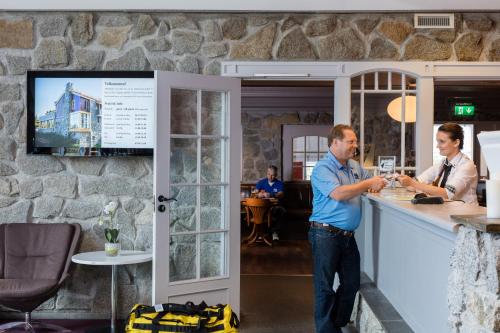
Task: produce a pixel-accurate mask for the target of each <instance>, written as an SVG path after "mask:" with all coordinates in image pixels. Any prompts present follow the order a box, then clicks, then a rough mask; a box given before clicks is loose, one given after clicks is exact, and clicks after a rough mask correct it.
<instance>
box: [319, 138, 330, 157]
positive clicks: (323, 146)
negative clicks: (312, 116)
mask: <svg viewBox="0 0 500 333" xmlns="http://www.w3.org/2000/svg"><path fill="white" fill-rule="evenodd" d="M319 151H320V152H321V153H326V152H328V138H324V137H321V136H320V137H319Z"/></svg>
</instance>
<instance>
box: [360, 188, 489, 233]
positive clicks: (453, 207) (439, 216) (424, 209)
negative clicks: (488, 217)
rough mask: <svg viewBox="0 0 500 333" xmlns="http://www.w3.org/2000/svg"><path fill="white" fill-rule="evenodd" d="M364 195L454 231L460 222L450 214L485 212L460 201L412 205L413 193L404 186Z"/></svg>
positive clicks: (476, 206) (479, 207)
mask: <svg viewBox="0 0 500 333" xmlns="http://www.w3.org/2000/svg"><path fill="white" fill-rule="evenodd" d="M364 195H365V197H366V198H368V199H370V200H374V201H377V202H379V203H381V204H383V205H385V206H388V207H391V208H393V209H395V210H397V211H400V212H402V213H404V214H408V215H410V216H413V217H415V218H418V219H421V220H424V221H426V222H428V223H430V224H432V225H435V226H436V227H439V228H441V229H444V230H447V231H451V232H455V233H456V232H458V228H459V226H460V224H458V223H456V222H455V221H453V220H452V219H451V217H450V215H475V214H486V208H485V207H481V206H479V205H473V204H465V203H463V202H461V201H447V202H445V203H444V204H442V205H414V204H412V203H411V202H410V200H411V198H413V196H414V195H415V193H414V192H409V191H407V190H406V189H404V188H396V189H383V190H382V191H381V192H380V193H366V194H364Z"/></svg>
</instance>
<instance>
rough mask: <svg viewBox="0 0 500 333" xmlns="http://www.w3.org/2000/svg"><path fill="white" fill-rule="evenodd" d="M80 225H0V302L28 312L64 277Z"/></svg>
mask: <svg viewBox="0 0 500 333" xmlns="http://www.w3.org/2000/svg"><path fill="white" fill-rule="evenodd" d="M80 234H81V227H80V225H79V224H76V223H73V224H68V223H46V224H37V223H12V224H1V225H0V248H1V250H0V256H1V258H0V271H1V272H0V304H2V305H3V306H6V307H9V308H12V309H15V310H19V311H22V312H31V311H33V310H34V309H36V307H38V306H39V305H40V304H42V303H43V302H45V301H46V300H47V299H49V298H50V297H52V296H54V295H55V294H56V293H57V291H58V289H59V288H60V287H61V285H62V283H63V282H64V280H65V278H66V277H67V276H68V273H69V268H70V264H71V256H72V255H73V254H74V253H75V252H76V249H77V247H78V244H79V239H80Z"/></svg>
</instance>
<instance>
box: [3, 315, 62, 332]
mask: <svg viewBox="0 0 500 333" xmlns="http://www.w3.org/2000/svg"><path fill="white" fill-rule="evenodd" d="M24 318H25V320H24V321H16V322H12V323H6V324H3V325H0V333H7V332H8V331H9V330H10V329H13V328H15V327H18V326H19V328H21V329H22V327H23V326H24V330H25V331H26V332H31V333H35V332H36V331H35V327H36V328H37V329H41V330H44V331H46V330H52V331H56V332H65V333H69V332H71V330H70V329H68V328H64V327H62V326H59V325H54V324H49V323H42V322H39V321H34V322H33V321H31V313H30V312H25V314H24Z"/></svg>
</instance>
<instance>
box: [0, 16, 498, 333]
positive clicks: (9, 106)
mask: <svg viewBox="0 0 500 333" xmlns="http://www.w3.org/2000/svg"><path fill="white" fill-rule="evenodd" d="M455 22H456V25H455V28H454V29H446V30H444V29H443V30H426V29H414V28H413V24H412V14H406V13H400V14H389V15H388V14H383V13H377V14H295V13H273V14H253V13H238V14H231V13H189V14H181V13H167V12H164V13H162V12H157V13H139V12H130V13H127V12H117V13H113V12H60V13H54V12H51V13H43V12H3V13H0V216H1V218H0V219H1V221H2V222H3V223H7V222H26V221H30V222H56V221H69V222H73V221H75V222H78V223H80V224H81V225H82V226H83V228H84V238H83V242H82V247H81V251H90V250H97V249H102V248H103V241H104V240H103V237H102V234H101V232H100V230H99V228H98V227H96V221H97V217H98V216H99V214H100V212H101V210H102V208H103V205H104V204H105V203H106V202H108V201H109V200H118V201H119V202H120V208H119V211H118V219H119V220H120V221H121V222H122V223H123V229H122V233H123V235H124V236H125V237H124V238H123V239H122V243H123V244H122V245H123V247H124V248H128V249H147V248H151V239H152V214H153V193H152V189H153V181H152V179H153V177H152V169H153V165H152V158H148V157H143V158H86V159H72V158H57V157H52V156H27V155H26V126H25V123H26V105H25V100H26V96H25V94H26V89H25V84H26V82H25V72H26V70H28V69H67V70H70V69H73V70H101V69H102V70H167V71H180V72H189V73H202V74H207V75H219V74H220V63H221V61H222V60H226V59H232V60H261V61H268V60H269V61H272V60H280V61H297V60H307V61H329V60H331V61H339V60H351V61H352V60H393V61H415V60H424V61H438V60H439V61H500V31H499V22H500V13H488V14H484V13H466V14H456V15H455ZM253 117H256V116H254V115H248V114H247V115H245V114H244V115H243V117H242V119H243V122H244V124H246V123H245V122H248V123H255V122H256V121H257V122H259V121H260V123H261V124H262V125H263V127H264V128H263V130H264V131H267V132H266V133H267V134H266V135H267V137H268V138H269V139H267V140H265V141H263V143H261V144H260V145H257V146H252V145H253V143H252V142H253V138H254V137H255V133H254V132H255V131H256V129H252V128H249V129H248V130H247V132H246V133H245V135H244V151H247V148H248V149H249V150H250V149H251V151H252V152H253V154H252V156H251V159H250V156H245V157H244V159H245V160H246V161H245V163H244V170H243V174H244V175H245V178H244V181H253V180H255V179H256V177H258V175H260V173H261V170H262V166H263V165H267V163H268V159H267V158H266V155H267V157H269V156H271V155H275V153H276V152H277V153H278V155H277V156H278V157H277V158H276V161H279V160H280V156H279V154H280V149H279V141H277V140H279V136H278V135H277V134H276V131H277V130H278V129H277V126H276V123H277V122H276V121H278V122H280V121H283V122H287V123H308V121H307V120H304V119H303V118H301V116H300V115H296V114H285V115H283V116H282V117H283V119H278V120H276V119H274V118H273V117H275V116H273V115H264V116H260V118H262V119H260V118H258V119H257V120H256V119H253ZM273 124H274V125H273ZM244 126H245V125H244ZM179 158H180V159H182V160H183V161H186V162H185V163H187V164H186V165H185V166H186V168H184V169H186V170H188V169H189V165H190V164H189V163H190V162H189V160H190V159H189V158H187V157H183V156H179ZM251 162H252V163H251ZM185 176H189V175H185ZM186 195H188V194H186ZM188 197H189V195H188ZM184 212H185V214H191V213H190V212H189V207H185V209H184ZM208 214H215V215H214V216H217V211H214V210H211V212H210V213H208ZM185 219H189V216H188V217H185ZM495 239H496V238H495V237H492V236H489V235H478V234H475V233H473V232H470V231H468V232H466V231H465V230H463V228H462V230H461V231H460V234H459V238H458V243H457V251H456V252H455V253H454V261H452V275H451V279H452V280H451V283H450V288H451V289H450V296H449V299H450V323H451V325H450V327H452V330H453V331H454V332H477V331H481V332H494V331H498V330H499V327H500V326H499V325H500V318H499V314H498V312H499V311H498V309H499V298H498V270H499V265H498V257H499V248H500V246H499V244H498V240H495ZM462 245H463V247H462ZM476 245H477V246H476ZM469 250H470V251H469ZM464 251H466V252H464ZM466 255H467V258H468V259H467V258H465V256H466ZM457 258H464V259H460V260H458V259H457ZM174 259H175V258H174ZM465 263H470V264H471V265H473V270H474V271H473V272H472V271H470V270H471V267H469V266H467V265H468V264H465ZM465 266H467V267H465ZM208 269H209V270H210V269H211V268H208ZM150 271H151V266H150V265H149V264H142V265H130V266H124V267H120V269H119V273H120V274H119V286H120V287H119V291H120V299H121V300H125V301H124V302H120V306H121V308H120V313H121V316H122V317H123V316H125V314H126V313H127V312H128V310H129V309H130V308H131V306H132V303H134V302H145V303H147V302H149V301H150V294H151V284H150V281H151V275H150ZM463 271H467V272H468V274H466V275H463V276H460V275H461V273H462V272H463ZM457 272H458V273H457ZM469 273H470V274H469ZM109 275H110V273H109V272H108V271H107V270H97V269H96V268H95V267H86V266H82V265H76V267H75V272H74V274H73V275H72V277H71V279H70V280H69V281H68V283H67V284H66V286H65V287H64V288H63V289H62V290H61V291H60V292H59V293H58V295H57V296H56V297H54V298H53V299H51V300H50V301H48V302H46V303H45V304H44V305H43V306H42V307H41V311H43V313H45V314H46V315H47V316H49V317H50V316H51V314H52V315H53V316H57V317H61V316H63V315H64V316H67V317H70V318H77V317H86V318H89V317H92V316H93V317H96V318H97V317H101V318H104V317H106V315H107V314H108V313H109V291H110V286H109V280H110V279H109V277H110V276H109ZM474 276H476V277H475V278H474ZM97 277H99V279H97ZM455 286H456V287H455ZM464 286H465V287H464ZM472 286H474V287H472ZM55 311H57V314H56V312H55ZM476 329H478V330H476Z"/></svg>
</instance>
